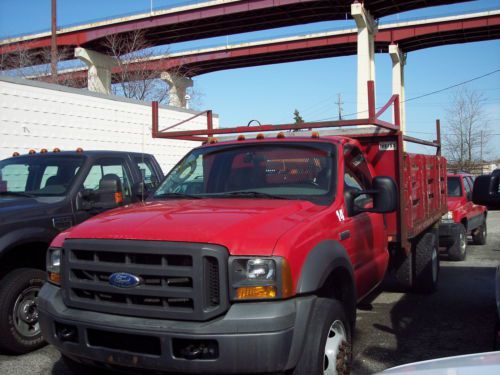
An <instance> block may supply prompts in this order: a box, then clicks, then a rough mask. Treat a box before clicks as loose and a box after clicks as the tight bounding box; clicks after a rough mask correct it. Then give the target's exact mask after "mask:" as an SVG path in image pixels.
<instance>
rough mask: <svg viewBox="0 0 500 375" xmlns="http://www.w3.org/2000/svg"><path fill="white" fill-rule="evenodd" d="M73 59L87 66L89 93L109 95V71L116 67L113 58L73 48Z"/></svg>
mask: <svg viewBox="0 0 500 375" xmlns="http://www.w3.org/2000/svg"><path fill="white" fill-rule="evenodd" d="M75 57H77V58H78V59H80V60H81V61H83V62H84V63H85V64H86V65H87V66H88V72H87V74H88V83H87V85H88V89H89V91H95V92H100V93H103V94H109V93H111V69H112V68H113V67H114V66H116V65H118V62H117V61H116V59H115V58H113V57H110V56H107V55H104V54H102V53H99V52H95V51H91V50H88V49H85V48H80V47H77V48H75Z"/></svg>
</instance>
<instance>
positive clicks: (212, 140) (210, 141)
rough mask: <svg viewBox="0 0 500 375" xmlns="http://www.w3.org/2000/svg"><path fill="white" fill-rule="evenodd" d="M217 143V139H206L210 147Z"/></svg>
mask: <svg viewBox="0 0 500 375" xmlns="http://www.w3.org/2000/svg"><path fill="white" fill-rule="evenodd" d="M217 142H218V140H217V138H208V143H209V144H211V145H212V144H214V143H217Z"/></svg>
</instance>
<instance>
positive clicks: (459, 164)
mask: <svg viewBox="0 0 500 375" xmlns="http://www.w3.org/2000/svg"><path fill="white" fill-rule="evenodd" d="M446 119H447V122H448V123H447V125H446V128H445V129H446V131H445V136H444V142H443V143H444V151H445V154H446V156H447V157H448V160H449V162H450V164H451V165H453V166H454V167H455V168H457V169H459V170H464V171H472V170H474V169H477V168H478V167H479V166H480V165H481V164H482V162H483V159H484V158H485V155H486V154H487V146H488V140H489V138H490V137H489V136H490V134H491V131H490V129H489V127H488V120H487V118H486V114H485V110H484V97H483V95H482V94H481V93H479V92H477V91H473V90H469V89H467V88H462V89H460V90H458V91H456V92H455V94H454V96H453V99H452V101H451V104H450V106H449V107H448V108H447V116H446Z"/></svg>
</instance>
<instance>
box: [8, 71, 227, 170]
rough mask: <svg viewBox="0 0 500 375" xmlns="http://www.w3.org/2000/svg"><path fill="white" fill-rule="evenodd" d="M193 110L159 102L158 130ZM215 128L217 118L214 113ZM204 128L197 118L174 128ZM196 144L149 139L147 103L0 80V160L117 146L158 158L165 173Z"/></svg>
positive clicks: (148, 105)
mask: <svg viewBox="0 0 500 375" xmlns="http://www.w3.org/2000/svg"><path fill="white" fill-rule="evenodd" d="M194 113H196V112H194V111H190V110H184V109H177V108H174V107H167V106H164V107H163V106H162V107H160V110H159V120H160V129H162V128H164V127H166V126H169V125H173V124H175V123H177V122H179V121H182V120H185V119H187V118H189V117H191V116H192V115H193V114H194ZM214 126H216V127H217V126H218V117H214ZM199 128H206V117H202V116H200V117H199V118H196V119H194V120H192V121H189V122H188V123H186V124H183V125H181V126H179V127H178V128H177V129H178V130H189V129H199ZM198 145H199V143H198V142H191V141H176V140H167V139H153V138H152V137H151V106H150V104H149V103H144V102H138V101H134V100H128V99H125V98H120V97H116V96H110V95H102V94H96V93H89V92H88V91H84V90H79V89H72V88H67V87H63V86H58V85H51V84H46V83H40V82H33V81H27V80H21V79H13V78H0V160H1V159H5V158H7V157H10V156H11V155H12V153H13V152H14V151H18V152H19V153H21V154H24V153H27V152H28V150H29V149H35V150H37V151H39V150H40V149H42V148H47V149H48V150H52V149H53V148H54V147H58V148H60V149H61V150H74V149H76V148H77V147H82V148H83V149H84V150H117V151H135V152H142V151H144V152H147V153H151V154H153V155H155V156H156V158H157V159H158V161H159V163H160V165H161V167H162V168H163V171H164V172H168V171H169V170H170V169H171V168H172V167H173V166H174V165H175V163H177V161H179V159H180V158H181V157H182V156H183V155H185V154H186V153H187V152H188V151H189V150H191V149H192V148H193V147H196V146H198Z"/></svg>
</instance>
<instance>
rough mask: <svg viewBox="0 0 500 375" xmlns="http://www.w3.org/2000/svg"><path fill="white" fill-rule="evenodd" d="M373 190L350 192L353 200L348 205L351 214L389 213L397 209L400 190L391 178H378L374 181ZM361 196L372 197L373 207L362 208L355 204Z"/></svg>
mask: <svg viewBox="0 0 500 375" xmlns="http://www.w3.org/2000/svg"><path fill="white" fill-rule="evenodd" d="M372 185H373V188H372V189H371V190H354V191H350V192H349V195H350V196H351V199H349V200H348V205H349V206H351V207H350V208H349V209H348V211H350V212H355V213H356V212H375V213H380V214H384V213H389V212H393V211H395V210H396V208H397V197H398V191H397V190H398V189H397V186H396V183H395V182H394V180H393V179H392V178H391V177H386V176H378V177H375V178H374V179H373V183H372ZM360 195H370V196H371V197H372V198H373V205H372V207H360V206H358V205H356V204H355V201H356V199H355V198H356V197H358V196H360Z"/></svg>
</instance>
